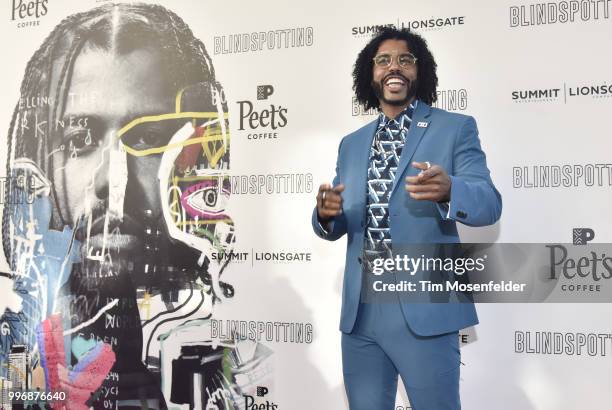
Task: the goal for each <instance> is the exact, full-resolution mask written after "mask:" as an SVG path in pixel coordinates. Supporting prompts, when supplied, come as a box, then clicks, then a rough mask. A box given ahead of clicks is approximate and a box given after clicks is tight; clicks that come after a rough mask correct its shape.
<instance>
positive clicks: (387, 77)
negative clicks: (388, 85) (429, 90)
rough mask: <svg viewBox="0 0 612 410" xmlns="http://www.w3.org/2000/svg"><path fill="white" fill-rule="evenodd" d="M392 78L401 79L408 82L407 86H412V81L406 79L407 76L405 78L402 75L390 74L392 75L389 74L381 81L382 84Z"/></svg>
mask: <svg viewBox="0 0 612 410" xmlns="http://www.w3.org/2000/svg"><path fill="white" fill-rule="evenodd" d="M390 77H399V78H401V79H402V80H404V81H405V82H406V84H411V81H410V80H409V79H408V78H406V77H405V76H403V75H402V74H400V73H390V74H387V75H386V76H384V77H383V79H382V80H381V84H384V83H385V82H386V81H387V80H388V79H389V78H390Z"/></svg>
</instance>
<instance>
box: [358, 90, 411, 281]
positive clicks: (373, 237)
mask: <svg viewBox="0 0 612 410" xmlns="http://www.w3.org/2000/svg"><path fill="white" fill-rule="evenodd" d="M416 103H417V101H415V102H414V103H413V104H410V105H409V106H408V107H406V109H405V110H404V111H403V112H402V113H401V114H399V115H398V116H397V117H396V118H395V119H390V118H387V116H386V115H385V114H383V113H382V112H381V113H380V117H379V118H380V119H379V122H378V128H377V129H376V134H375V135H374V139H373V142H372V147H371V148H370V156H369V161H368V177H367V192H368V197H367V203H366V212H367V213H366V216H367V221H366V230H365V238H364V246H363V249H364V259H365V262H366V263H365V265H366V266H364V268H365V269H367V271H368V272H372V266H371V265H372V263H373V261H374V259H377V258H391V257H392V256H391V232H390V230H389V196H390V195H391V189H392V187H393V181H395V176H396V172H397V166H398V165H399V161H400V157H401V155H402V150H403V149H404V144H405V143H406V136H407V135H408V129H409V128H410V124H411V123H412V114H413V113H414V109H415V107H416Z"/></svg>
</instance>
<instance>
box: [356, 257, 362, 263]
mask: <svg viewBox="0 0 612 410" xmlns="http://www.w3.org/2000/svg"><path fill="white" fill-rule="evenodd" d="M357 262H359V264H360V265H362V264H363V259H361V256H358V257H357Z"/></svg>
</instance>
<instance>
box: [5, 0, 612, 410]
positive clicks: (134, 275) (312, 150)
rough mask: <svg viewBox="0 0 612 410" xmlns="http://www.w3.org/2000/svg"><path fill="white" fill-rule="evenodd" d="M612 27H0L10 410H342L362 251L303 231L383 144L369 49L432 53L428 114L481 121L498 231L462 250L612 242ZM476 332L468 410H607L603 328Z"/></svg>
mask: <svg viewBox="0 0 612 410" xmlns="http://www.w3.org/2000/svg"><path fill="white" fill-rule="evenodd" d="M611 12H612V5H611V4H610V1H609V0H597V1H595V0H582V1H579V0H569V1H558V0H555V1H549V2H535V1H528V0H503V1H496V2H490V1H484V0H473V1H467V2H455V1H450V0H436V1H430V2H417V1H404V2H396V1H383V2H377V3H373V2H366V1H360V2H355V1H351V2H348V1H336V2H333V1H321V0H314V1H310V2H276V1H255V2H253V1H236V0H227V1H195V0H166V1H159V2H147V3H140V4H136V3H126V4H122V5H116V6H113V5H112V4H111V3H110V2H107V1H103V0H83V1H81V0H79V1H69V0H6V1H4V2H3V4H2V6H1V7H0V15H1V16H2V18H3V23H2V25H1V26H0V36H1V38H2V39H3V41H2V43H1V45H0V49H1V55H2V59H3V62H2V64H1V66H0V84H1V88H2V97H1V98H0V126H1V127H2V129H3V130H4V132H3V133H2V143H1V144H0V157H1V158H2V160H1V163H0V169H1V170H2V171H1V172H0V176H1V177H2V178H1V179H0V181H1V182H2V190H1V191H2V197H1V199H2V205H3V221H2V241H3V249H4V256H3V258H2V259H3V262H2V267H1V269H0V270H1V272H2V274H1V275H0V315H1V314H2V313H4V314H3V315H2V316H0V330H1V332H0V363H1V367H0V388H1V390H2V394H0V399H1V400H2V402H1V403H0V407H2V408H4V409H8V408H10V404H8V402H9V395H11V394H12V393H11V392H14V391H26V390H30V391H36V390H37V389H39V390H40V391H48V392H51V393H53V396H54V397H52V399H53V400H56V403H57V401H58V400H61V399H62V397H61V396H63V394H68V395H69V396H70V401H69V402H68V403H67V408H74V409H79V408H89V407H93V408H105V409H112V408H119V407H122V406H135V407H137V408H162V407H163V406H164V405H165V406H167V407H168V408H172V409H190V408H196V409H233V408H235V409H249V408H269V409H271V408H278V409H292V410H298V409H312V408H317V409H344V408H348V405H347V402H346V398H345V394H344V390H343V385H342V370H341V355H340V343H339V341H340V333H339V331H338V321H339V311H340V300H341V294H340V293H341V285H342V270H343V261H344V256H345V255H344V252H345V245H346V242H345V239H344V240H340V241H337V242H325V241H322V240H320V239H318V238H317V237H315V235H314V234H313V233H312V230H311V226H310V216H311V211H312V207H313V205H314V203H315V200H314V197H315V193H316V190H317V187H318V185H319V184H320V183H323V182H330V181H331V179H332V177H333V174H334V164H335V158H336V154H337V147H338V143H339V141H340V140H341V138H342V137H343V136H344V135H346V134H348V133H349V132H351V131H353V130H355V129H356V128H358V127H360V126H362V125H364V124H366V123H367V122H369V121H372V120H373V119H375V118H376V113H375V112H368V111H365V110H364V109H362V108H361V107H360V106H359V105H357V104H356V103H355V100H354V98H353V96H352V90H351V87H352V78H351V70H352V64H353V62H354V61H355V58H356V55H357V53H358V52H359V50H361V48H362V47H363V46H364V45H365V44H366V42H367V41H368V40H369V38H370V37H371V36H372V33H373V31H374V30H375V28H376V26H380V25H394V26H396V27H406V28H410V29H411V30H413V31H415V32H418V33H420V34H422V35H423V36H424V37H425V39H426V40H427V42H428V44H429V46H430V48H431V50H432V51H433V54H434V56H435V58H436V60H437V63H438V67H439V70H438V75H439V78H440V84H439V88H438V101H437V103H436V106H437V107H439V108H442V109H445V110H448V111H453V112H458V113H462V114H469V115H472V116H474V117H475V118H476V119H477V122H478V127H479V131H480V138H481V141H482V144H483V147H484V150H485V152H486V153H487V158H488V164H489V168H490V169H491V172H492V177H493V180H494V182H495V184H496V185H497V187H498V188H499V190H500V192H501V193H502V195H503V201H504V210H503V216H502V219H501V221H500V222H499V223H498V224H496V225H495V226H492V227H487V228H481V229H469V228H465V227H462V230H461V233H462V238H463V240H465V241H469V242H556V243H571V242H572V241H574V240H581V239H582V240H591V241H593V242H604V243H605V242H610V241H612V223H610V222H611V217H610V204H611V199H612V194H611V193H612V191H611V188H612V157H611V153H612V142H611V140H610V114H611V113H612V98H611V97H612V77H611V74H610V73H611V70H610V68H611V66H612V58H611V57H610V53H609V45H608V43H609V39H610V38H612V18H611V17H610V14H611ZM601 280H609V278H608V277H605V275H604V277H602V278H601ZM590 291H596V290H592V289H591V290H587V291H584V290H582V292H587V293H588V292H590ZM478 311H479V315H480V320H481V324H480V325H479V326H477V327H475V328H470V329H465V330H463V331H462V332H461V334H460V342H461V347H462V367H461V392H462V401H463V406H464V408H466V409H470V410H472V409H481V410H484V409H487V410H488V409H498V410H515V409H521V410H558V409H586V408H588V409H593V410H597V409H608V408H610V403H612V390H610V388H609V387H610V382H611V381H612V371H611V370H612V322H611V321H610V317H612V308H611V307H610V305H608V304H601V303H600V304H554V305H553V304H504V305H502V304H486V305H484V304H481V305H479V306H478ZM91 392H95V394H93V395H92V394H91ZM43 399H44V397H42V395H41V396H39V397H38V400H39V402H40V400H43ZM47 399H48V397H47ZM26 400H29V401H28V403H29V404H33V403H34V402H36V401H37V399H36V398H35V397H34V395H31V396H30V397H29V398H26ZM262 405H264V407H261V406H262ZM265 406H268V407H265ZM409 408H410V406H409V401H408V397H407V396H406V393H405V391H404V389H403V388H402V387H401V386H400V389H399V391H398V396H397V403H396V409H397V410H403V409H409Z"/></svg>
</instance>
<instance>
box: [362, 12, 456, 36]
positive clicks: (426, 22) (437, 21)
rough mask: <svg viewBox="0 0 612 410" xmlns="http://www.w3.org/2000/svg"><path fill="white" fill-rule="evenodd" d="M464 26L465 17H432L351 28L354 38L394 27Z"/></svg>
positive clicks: (419, 28) (413, 28)
mask: <svg viewBox="0 0 612 410" xmlns="http://www.w3.org/2000/svg"><path fill="white" fill-rule="evenodd" d="M464 24H465V16H451V17H430V18H426V19H415V20H408V21H401V20H400V19H398V20H397V21H396V22H394V23H388V24H372V25H367V26H355V27H351V34H352V35H353V37H372V36H373V35H374V34H376V32H378V30H380V29H381V28H384V27H392V28H396V29H399V30H401V29H404V28H406V29H408V30H419V31H431V30H442V29H444V28H450V27H456V26H462V25H464Z"/></svg>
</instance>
